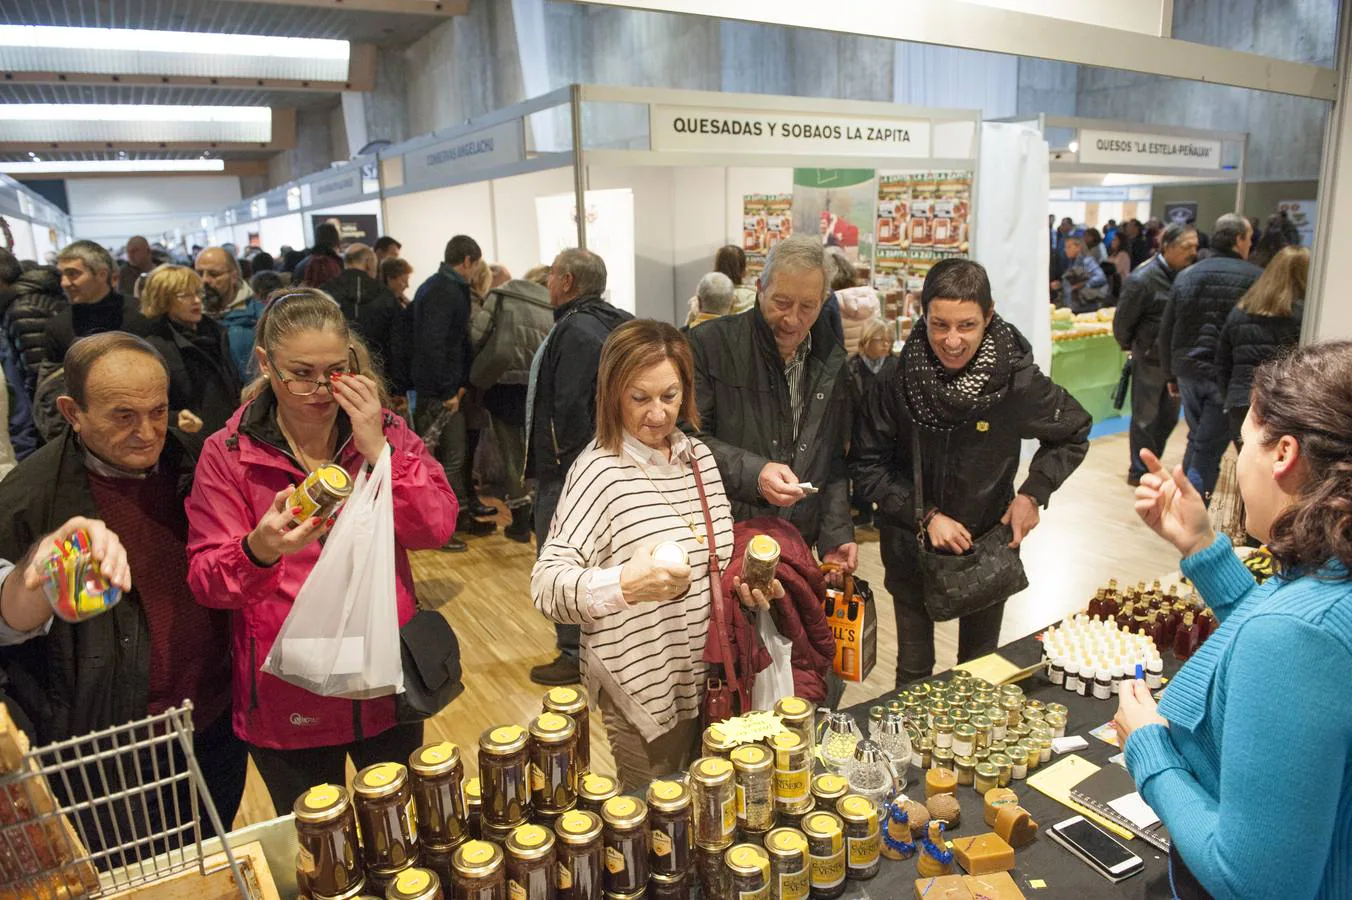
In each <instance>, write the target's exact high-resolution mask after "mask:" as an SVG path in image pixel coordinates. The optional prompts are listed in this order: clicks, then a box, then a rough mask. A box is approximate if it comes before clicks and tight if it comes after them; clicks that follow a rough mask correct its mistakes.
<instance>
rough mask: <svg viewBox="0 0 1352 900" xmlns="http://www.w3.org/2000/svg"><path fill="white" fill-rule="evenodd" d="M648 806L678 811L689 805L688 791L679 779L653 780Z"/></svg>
mask: <svg viewBox="0 0 1352 900" xmlns="http://www.w3.org/2000/svg"><path fill="white" fill-rule="evenodd" d="M768 755H769V754H767V756H768ZM648 806H650V807H652V808H653V809H655V810H657V811H659V812H665V813H674V812H680V811H681V810H683V809H686V808H687V807H689V806H690V792H689V791H688V790H686V788H685V785H683V784H681V783H680V782H679V781H654V782H653V783H652V784H650V785H648Z"/></svg>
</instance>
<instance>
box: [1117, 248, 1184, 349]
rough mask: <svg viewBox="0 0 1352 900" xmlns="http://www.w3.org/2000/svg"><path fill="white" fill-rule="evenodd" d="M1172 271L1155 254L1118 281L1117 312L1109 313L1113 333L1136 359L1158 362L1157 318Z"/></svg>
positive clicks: (1161, 314)
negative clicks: (1118, 297)
mask: <svg viewBox="0 0 1352 900" xmlns="http://www.w3.org/2000/svg"><path fill="white" fill-rule="evenodd" d="M1176 275H1177V273H1175V272H1174V271H1173V270H1172V269H1170V268H1169V265H1168V263H1166V262H1165V261H1164V257H1162V256H1160V255H1158V254H1156V255H1155V256H1153V257H1151V258H1150V259H1149V260H1147V261H1146V263H1145V265H1143V266H1141V267H1140V268H1139V269H1137V270H1136V271H1134V272H1132V273H1131V275H1129V276H1127V280H1126V281H1125V282H1124V283H1123V285H1122V296H1121V298H1120V299H1119V300H1118V301H1117V314H1116V315H1114V316H1113V337H1115V338H1117V343H1118V346H1120V347H1121V348H1122V349H1123V350H1129V351H1131V354H1132V356H1133V357H1134V358H1135V359H1136V360H1137V361H1138V362H1144V363H1147V364H1149V365H1155V366H1158V365H1159V364H1160V352H1159V336H1160V321H1161V320H1162V319H1163V318H1164V307H1165V306H1166V305H1167V304H1168V303H1169V294H1170V292H1171V291H1173V289H1174V278H1175V277H1176Z"/></svg>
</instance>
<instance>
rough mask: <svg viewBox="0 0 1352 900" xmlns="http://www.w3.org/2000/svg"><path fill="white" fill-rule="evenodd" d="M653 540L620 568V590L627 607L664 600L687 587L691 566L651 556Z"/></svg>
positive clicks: (642, 546) (670, 598) (672, 598)
mask: <svg viewBox="0 0 1352 900" xmlns="http://www.w3.org/2000/svg"><path fill="white" fill-rule="evenodd" d="M656 546H657V545H656V544H655V543H644V544H641V545H640V546H639V548H638V549H637V550H636V551H635V552H634V555H633V556H632V557H630V558H629V562H627V563H625V564H624V568H622V569H621V570H620V593H621V594H623V596H624V599H625V602H626V603H628V604H629V605H630V606H633V605H634V604H637V603H665V602H666V601H668V600H675V599H676V598H677V597H679V596H681V595H682V594H684V593H685V592H686V591H688V590H690V566H688V565H686V564H684V563H669V562H663V561H662V560H659V559H654V558H653V548H654V547H656Z"/></svg>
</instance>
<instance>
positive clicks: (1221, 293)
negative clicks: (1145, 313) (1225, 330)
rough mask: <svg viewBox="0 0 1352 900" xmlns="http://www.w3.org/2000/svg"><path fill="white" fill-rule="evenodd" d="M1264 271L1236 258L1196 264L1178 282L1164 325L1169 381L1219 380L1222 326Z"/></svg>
mask: <svg viewBox="0 0 1352 900" xmlns="http://www.w3.org/2000/svg"><path fill="white" fill-rule="evenodd" d="M1262 274H1263V270H1262V269H1260V268H1258V267H1257V266H1255V265H1253V264H1252V263H1249V262H1245V261H1244V260H1242V259H1240V258H1239V257H1238V256H1234V255H1230V256H1225V255H1217V256H1213V257H1211V258H1210V259H1204V260H1202V261H1201V262H1197V263H1194V264H1193V265H1192V266H1190V267H1189V268H1187V269H1185V270H1184V271H1183V272H1182V273H1181V274H1179V276H1178V277H1177V278H1175V279H1174V291H1173V297H1172V298H1171V299H1170V301H1169V303H1168V304H1167V305H1166V306H1165V307H1164V318H1163V320H1162V321H1161V323H1160V348H1159V352H1160V362H1161V363H1162V364H1163V365H1164V370H1165V372H1166V373H1167V374H1168V376H1169V380H1170V381H1177V380H1178V379H1179V378H1189V379H1192V380H1194V381H1210V382H1215V380H1216V346H1217V344H1219V343H1220V338H1221V326H1222V325H1224V324H1225V319H1226V317H1227V316H1228V315H1230V310H1232V309H1234V308H1235V304H1236V303H1238V302H1239V298H1241V297H1243V296H1244V294H1245V292H1246V291H1248V289H1249V288H1250V287H1252V286H1253V283H1254V282H1255V281H1257V280H1258V276H1259V275H1262Z"/></svg>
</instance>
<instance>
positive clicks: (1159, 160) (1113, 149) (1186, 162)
mask: <svg viewBox="0 0 1352 900" xmlns="http://www.w3.org/2000/svg"><path fill="white" fill-rule="evenodd" d="M1080 162H1082V163H1090V164H1095V165H1104V164H1107V165H1119V164H1124V163H1125V164H1128V165H1132V164H1134V165H1137V166H1150V167H1152V168H1168V169H1219V168H1220V167H1221V142H1220V141H1210V140H1205V139H1202V138H1184V137H1176V136H1173V135H1167V134H1134V133H1132V132H1113V131H1090V130H1087V129H1084V130H1081V131H1080Z"/></svg>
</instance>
